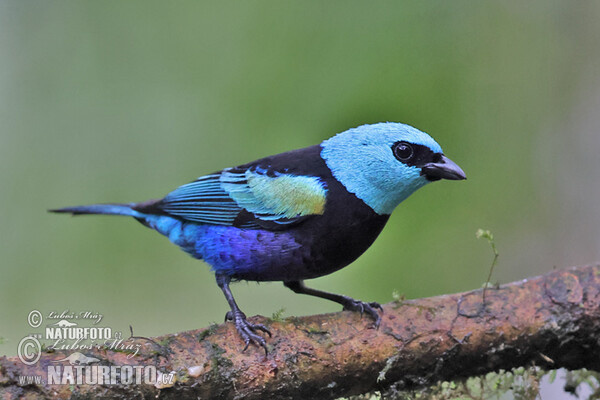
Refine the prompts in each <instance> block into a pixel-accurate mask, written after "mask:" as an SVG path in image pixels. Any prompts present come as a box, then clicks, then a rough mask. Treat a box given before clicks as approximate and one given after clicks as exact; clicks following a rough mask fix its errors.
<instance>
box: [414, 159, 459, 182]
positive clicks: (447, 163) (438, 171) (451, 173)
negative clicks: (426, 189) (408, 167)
mask: <svg viewBox="0 0 600 400" xmlns="http://www.w3.org/2000/svg"><path fill="white" fill-rule="evenodd" d="M421 175H425V177H426V178H427V179H429V180H430V181H438V180H440V179H450V180H453V181H459V180H462V179H467V176H466V175H465V173H464V171H463V170H462V169H461V168H460V167H459V166H458V165H456V163H455V162H454V161H452V160H451V159H449V158H448V157H446V156H445V155H443V154H442V159H441V160H440V161H438V162H436V163H428V164H425V165H424V166H423V167H422V168H421Z"/></svg>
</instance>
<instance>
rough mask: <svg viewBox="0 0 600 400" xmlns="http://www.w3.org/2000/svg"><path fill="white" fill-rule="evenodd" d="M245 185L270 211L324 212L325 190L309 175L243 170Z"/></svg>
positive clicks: (288, 213)
mask: <svg viewBox="0 0 600 400" xmlns="http://www.w3.org/2000/svg"><path fill="white" fill-rule="evenodd" d="M246 178H247V180H248V186H249V187H250V189H252V192H253V193H254V195H255V196H256V198H257V199H258V200H259V201H260V202H261V203H262V204H263V205H264V206H265V207H266V208H267V209H269V210H271V212H273V213H275V214H279V215H282V216H285V217H286V218H293V217H296V216H304V215H311V214H323V212H324V211H325V196H326V189H325V188H324V187H323V185H322V184H321V182H320V181H319V179H318V178H315V177H312V176H295V175H279V176H275V177H269V176H266V175H260V174H256V173H254V172H251V171H247V172H246Z"/></svg>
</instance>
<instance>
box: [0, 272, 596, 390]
mask: <svg viewBox="0 0 600 400" xmlns="http://www.w3.org/2000/svg"><path fill="white" fill-rule="evenodd" d="M599 306H600V265H593V266H584V267H574V268H569V269H564V270H556V271H553V272H550V273H548V274H546V275H543V276H539V277H535V278H530V279H525V280H523V281H519V282H513V283H510V284H507V285H502V286H500V287H499V288H498V289H491V290H488V291H487V294H486V305H485V307H484V306H483V304H482V291H481V290H475V291H472V292H466V293H459V294H453V295H445V296H438V297H432V298H426V299H418V300H410V301H402V302H392V303H388V304H386V305H384V310H385V312H384V314H383V319H382V323H381V327H380V328H379V330H374V329H370V328H369V326H370V324H371V321H370V320H369V319H368V318H363V319H361V317H360V315H358V314H357V313H351V312H339V313H334V314H327V315H313V316H308V317H299V318H296V317H290V318H286V319H285V320H284V321H281V322H277V321H272V320H269V319H267V318H263V317H254V318H252V320H253V321H254V322H259V323H263V324H265V325H267V326H268V327H269V329H270V330H271V331H272V332H273V338H272V339H269V340H268V343H269V348H270V353H269V355H268V356H266V357H265V355H264V352H263V351H262V349H260V348H256V347H250V348H249V349H248V350H246V352H244V353H241V350H242V349H243V347H244V344H243V342H242V341H241V340H240V338H239V337H238V334H237V332H236V331H235V328H234V327H233V325H232V324H230V323H226V324H222V325H215V326H213V327H209V328H207V329H201V330H195V331H189V332H181V333H177V334H172V335H166V336H161V337H158V338H154V342H152V341H149V340H146V339H144V338H133V339H130V340H131V341H132V342H135V343H139V344H141V349H142V351H141V352H140V354H138V355H137V356H135V357H128V354H127V353H125V352H114V351H107V350H93V351H89V352H84V353H85V355H86V356H89V357H95V358H97V359H99V360H100V361H99V362H97V363H95V364H90V365H116V366H123V365H155V366H156V367H157V369H158V370H160V371H162V372H165V373H166V372H169V371H176V372H177V375H176V376H177V382H175V383H174V384H173V385H169V384H166V385H163V386H162V388H160V389H159V388H158V387H156V386H155V385H151V384H143V383H142V384H137V385H136V384H134V385H123V384H117V385H106V384H105V385H98V384H95V385H94V384H82V385H77V384H75V385H68V384H67V385H48V382H47V378H48V377H47V376H46V374H47V371H48V370H47V368H48V366H49V365H57V363H53V362H55V361H57V360H60V359H63V358H65V357H67V356H68V355H69V354H70V353H67V352H54V353H44V354H42V356H41V359H40V361H39V362H37V363H36V364H34V365H32V366H26V365H24V364H22V363H21V362H20V361H19V359H18V358H16V357H14V358H6V357H2V358H0V397H1V398H3V399H5V398H6V399H11V398H21V397H24V396H31V397H33V398H38V397H39V398H53V397H61V398H69V397H85V396H90V398H93V397H112V398H127V399H129V398H154V397H157V396H158V395H160V397H161V398H163V399H170V398H173V399H182V398H194V399H195V398H222V399H234V398H242V397H243V398H246V399H264V398H272V397H285V398H290V399H303V398H308V397H310V398H312V399H330V398H336V397H339V396H348V395H352V394H359V393H365V392H368V391H372V390H380V389H385V388H387V387H389V386H390V385H391V384H393V383H394V384H396V385H399V386H401V387H414V386H419V385H426V384H429V383H433V382H435V381H438V380H450V379H457V378H461V377H467V376H472V375H479V374H484V373H486V372H489V371H494V370H498V369H500V368H502V369H510V368H512V367H517V366H524V365H531V364H532V363H535V364H536V365H540V366H543V367H547V368H559V367H565V368H568V369H578V368H583V367H585V368H589V369H595V370H600V357H598V354H600V307H599ZM59 364H60V363H59ZM62 364H63V365H64V364H65V363H64V362H63V363H62ZM23 375H41V376H42V377H43V379H44V383H43V384H28V385H24V384H23V383H21V386H20V385H19V376H23ZM158 386H160V385H158Z"/></svg>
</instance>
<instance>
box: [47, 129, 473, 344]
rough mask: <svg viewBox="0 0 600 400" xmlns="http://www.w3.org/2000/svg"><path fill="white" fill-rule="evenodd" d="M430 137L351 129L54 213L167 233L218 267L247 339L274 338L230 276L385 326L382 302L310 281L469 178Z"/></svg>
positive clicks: (262, 341)
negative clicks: (137, 199) (431, 196)
mask: <svg viewBox="0 0 600 400" xmlns="http://www.w3.org/2000/svg"><path fill="white" fill-rule="evenodd" d="M465 178H466V176H465V173H464V172H463V171H462V170H461V169H460V167H459V166H458V165H456V164H455V163H454V162H452V161H451V160H450V159H448V158H447V157H446V156H445V155H444V154H443V152H442V148H441V147H440V145H438V144H437V143H436V142H435V140H433V139H432V138H431V137H430V136H429V135H427V134H426V133H423V132H421V131H419V130H417V129H415V128H413V127H411V126H409V125H405V124H400V123H390V122H388V123H378V124H373V125H362V126H359V127H357V128H353V129H349V130H347V131H345V132H342V133H339V134H337V135H336V136H334V137H332V138H330V139H328V140H325V141H323V142H322V143H321V144H319V145H315V146H310V147H307V148H304V149H299V150H293V151H289V152H286V153H282V154H277V155H274V156H270V157H266V158H262V159H259V160H257V161H254V162H251V163H248V164H244V165H240V166H237V167H234V168H226V169H224V170H222V171H219V172H215V173H213V174H210V175H205V176H201V177H200V178H198V179H196V180H195V181H193V182H191V183H188V184H186V185H183V186H180V187H179V188H177V189H175V190H174V191H172V192H171V193H169V194H167V195H166V196H165V197H164V198H162V199H159V200H150V201H146V202H141V203H128V204H95V205H88V206H78V207H68V208H61V209H56V210H50V211H52V212H59V213H71V214H73V215H79V214H113V215H125V216H130V217H133V218H135V219H137V220H138V221H139V222H141V223H142V224H144V225H145V226H147V227H149V228H152V229H155V230H156V231H158V232H160V233H162V234H163V235H165V236H167V237H168V238H169V240H170V241H171V242H173V243H174V244H176V245H178V246H179V247H181V248H182V249H183V250H184V251H186V252H187V253H189V254H190V255H191V256H192V257H194V258H197V259H201V260H204V261H206V262H207V263H208V264H209V265H210V266H211V268H212V270H213V271H214V273H215V276H216V280H217V284H218V285H219V287H220V288H221V290H222V291H223V293H224V295H225V298H226V299H227V302H228V303H229V307H230V308H231V311H229V312H227V314H226V320H230V321H233V322H234V324H235V327H236V328H237V331H238V332H239V334H240V336H241V337H242V339H243V340H244V342H245V345H246V346H245V347H244V350H245V349H246V348H247V347H248V345H249V344H250V343H254V344H257V345H260V346H262V347H263V348H264V349H265V352H266V351H267V345H266V341H265V339H264V337H263V336H262V335H260V332H263V333H266V334H268V335H269V336H271V332H269V330H268V329H267V328H266V327H265V326H263V325H261V324H252V323H250V322H249V321H247V319H246V315H245V314H244V313H243V312H242V311H241V310H240V308H239V307H238V305H237V303H236V301H235V299H234V297H233V295H232V293H231V290H230V288H229V284H230V282H232V281H238V280H247V281H282V282H283V284H284V285H285V286H286V287H288V288H290V289H291V290H293V291H294V292H296V293H300V294H306V295H310V296H316V297H320V298H324V299H327V300H331V301H334V302H336V303H339V304H341V305H342V306H343V307H344V309H345V310H353V311H359V312H361V313H363V312H366V313H367V314H368V315H370V316H371V317H372V318H373V319H374V321H375V322H374V325H375V327H378V326H379V323H380V321H381V317H380V315H379V313H378V312H377V309H380V310H381V306H380V305H379V304H378V303H375V302H370V303H367V302H362V301H359V300H354V299H352V298H350V297H347V296H343V295H338V294H333V293H328V292H324V291H320V290H316V289H311V288H308V287H306V286H305V285H304V280H305V279H311V278H317V277H320V276H323V275H327V274H330V273H332V272H334V271H337V270H338V269H340V268H343V267H345V266H347V265H348V264H350V263H351V262H353V261H354V260H356V259H357V258H358V257H359V256H360V255H361V254H362V253H363V252H364V251H365V250H367V248H368V247H369V246H370V245H371V244H372V243H373V241H374V240H375V239H376V238H377V236H378V235H379V233H380V232H381V230H382V229H383V227H384V225H385V224H386V222H387V221H388V218H389V216H390V214H391V213H392V211H393V210H394V209H395V208H396V206H397V205H398V204H400V203H401V202H402V201H403V200H404V199H406V198H407V197H408V196H410V195H411V194H412V193H413V192H414V191H415V190H417V189H419V188H421V187H423V186H425V185H426V184H427V183H429V182H432V181H437V180H440V179H451V180H460V179H465Z"/></svg>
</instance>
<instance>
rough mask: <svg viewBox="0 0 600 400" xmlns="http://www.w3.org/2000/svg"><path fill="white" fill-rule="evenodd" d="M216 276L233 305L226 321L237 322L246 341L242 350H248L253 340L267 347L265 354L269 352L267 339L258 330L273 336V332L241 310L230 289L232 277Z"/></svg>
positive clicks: (264, 347) (236, 326)
mask: <svg viewBox="0 0 600 400" xmlns="http://www.w3.org/2000/svg"><path fill="white" fill-rule="evenodd" d="M216 278H217V285H219V287H220V288H221V290H222V291H223V294H224V295H225V298H226V299H227V302H228V303H229V307H231V311H229V312H228V313H227V314H226V315H225V321H228V320H229V321H233V323H234V324H235V328H236V329H237V331H238V332H239V334H240V336H241V337H242V339H244V342H245V343H246V347H244V350H242V351H246V349H247V348H248V346H249V345H250V342H253V343H256V344H258V345H260V346H262V348H263V349H265V355H266V354H268V350H267V342H265V339H264V338H263V337H262V336H260V335H258V334H257V333H256V332H257V331H262V332H265V333H267V334H268V335H269V337H270V336H271V332H270V331H269V330H268V329H267V328H266V327H265V326H264V325H262V324H251V323H250V322H248V321H247V320H246V314H244V313H243V312H242V311H241V310H240V308H239V307H238V305H237V303H236V302H235V299H234V298H233V294H232V293H231V290H230V289H229V282H231V278H229V277H228V276H226V275H221V274H217V275H216Z"/></svg>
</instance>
